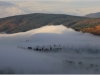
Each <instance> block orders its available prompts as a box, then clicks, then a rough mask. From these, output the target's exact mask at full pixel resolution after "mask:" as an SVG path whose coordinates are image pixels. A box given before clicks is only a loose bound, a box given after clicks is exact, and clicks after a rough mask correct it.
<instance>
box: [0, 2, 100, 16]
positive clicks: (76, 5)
mask: <svg viewBox="0 0 100 75" xmlns="http://www.w3.org/2000/svg"><path fill="white" fill-rule="evenodd" d="M2 1H3V3H2ZM4 2H8V4H7V3H4ZM9 3H11V6H10V5H9ZM4 7H5V8H4ZM99 7H100V0H28V1H27V0H0V10H1V11H0V16H1V15H5V14H6V15H7V16H10V15H9V14H12V15H11V16H13V15H19V14H30V13H54V14H69V15H76V16H84V15H87V14H90V13H96V12H100V9H99ZM4 9H5V10H4ZM4 17H6V16H4Z"/></svg>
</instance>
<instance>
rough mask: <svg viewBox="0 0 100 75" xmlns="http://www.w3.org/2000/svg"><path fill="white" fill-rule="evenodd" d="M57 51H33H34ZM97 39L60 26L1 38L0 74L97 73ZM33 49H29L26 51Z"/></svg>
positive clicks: (99, 41) (99, 67)
mask: <svg viewBox="0 0 100 75" xmlns="http://www.w3.org/2000/svg"><path fill="white" fill-rule="evenodd" d="M54 45H56V47H59V46H60V47H61V48H62V49H61V50H59V51H46V52H45V51H36V50H34V48H35V47H37V46H39V47H42V46H44V47H47V48H49V47H50V46H51V47H52V48H54ZM99 45H100V37H99V36H94V35H92V34H89V33H82V32H76V31H74V30H73V29H71V28H66V27H64V26H63V25H57V26H54V25H51V26H50V25H48V26H44V27H41V28H38V29H33V30H30V31H27V32H20V33H15V34H0V72H1V73H2V72H4V73H8V71H13V72H14V73H24V74H27V73H31V74H69V73H71V74H77V73H81V74H85V73H89V74H92V73H93V74H94V73H100V46H99ZM28 47H32V49H28Z"/></svg>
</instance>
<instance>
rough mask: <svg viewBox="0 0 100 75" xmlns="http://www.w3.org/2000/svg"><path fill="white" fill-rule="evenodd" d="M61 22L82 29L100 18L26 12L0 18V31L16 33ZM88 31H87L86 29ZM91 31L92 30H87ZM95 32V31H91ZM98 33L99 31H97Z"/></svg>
mask: <svg viewBox="0 0 100 75" xmlns="http://www.w3.org/2000/svg"><path fill="white" fill-rule="evenodd" d="M48 24H49V25H52V24H53V25H58V24H63V25H64V26H66V27H71V28H73V29H74V30H77V31H82V30H83V29H84V28H91V27H93V28H94V27H95V26H98V25H99V24H100V19H99V18H98V19H92V18H85V17H78V16H70V15H63V14H42V13H41V14H40V13H35V14H27V15H19V16H12V17H7V18H3V19H2V18H1V19H0V32H6V33H17V32H25V31H28V30H31V29H35V28H39V27H42V26H45V25H48ZM86 32H88V31H86ZM89 33H92V32H89ZM93 34H97V32H95V33H93ZM99 35H100V33H99Z"/></svg>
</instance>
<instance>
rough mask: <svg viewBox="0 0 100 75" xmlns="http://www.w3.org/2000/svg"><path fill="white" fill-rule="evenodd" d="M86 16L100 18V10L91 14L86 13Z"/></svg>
mask: <svg viewBox="0 0 100 75" xmlns="http://www.w3.org/2000/svg"><path fill="white" fill-rule="evenodd" d="M85 17H90V18H100V12H98V13H91V14H88V15H86V16H85Z"/></svg>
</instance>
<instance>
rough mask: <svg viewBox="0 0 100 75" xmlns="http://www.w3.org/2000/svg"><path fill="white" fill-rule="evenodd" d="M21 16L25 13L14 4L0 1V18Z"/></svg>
mask: <svg viewBox="0 0 100 75" xmlns="http://www.w3.org/2000/svg"><path fill="white" fill-rule="evenodd" d="M21 14H26V12H25V11H24V10H22V9H21V8H19V7H17V6H16V5H14V4H11V3H9V2H3V1H0V18H3V17H8V16H14V15H21Z"/></svg>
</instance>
